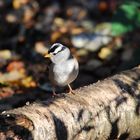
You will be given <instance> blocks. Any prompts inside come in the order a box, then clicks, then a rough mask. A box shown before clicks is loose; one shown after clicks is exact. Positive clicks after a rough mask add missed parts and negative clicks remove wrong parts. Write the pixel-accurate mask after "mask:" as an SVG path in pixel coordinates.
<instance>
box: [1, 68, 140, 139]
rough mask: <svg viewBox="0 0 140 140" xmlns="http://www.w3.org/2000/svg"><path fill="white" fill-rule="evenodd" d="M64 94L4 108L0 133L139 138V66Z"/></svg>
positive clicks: (27, 136) (9, 135)
mask: <svg viewBox="0 0 140 140" xmlns="http://www.w3.org/2000/svg"><path fill="white" fill-rule="evenodd" d="M75 93H76V94H75V95H70V94H62V95H61V97H58V98H54V99H49V100H47V101H44V102H40V103H33V104H31V105H29V106H24V107H22V108H17V109H14V110H10V111H6V112H3V113H2V114H1V115H0V132H1V133H0V137H1V138H3V139H6V138H14V139H18V138H19V139H26V140H32V139H34V140H56V139H57V140H91V139H100V140H105V139H109V140H111V139H112V140H113V139H122V140H124V139H128V138H129V139H136V138H140V66H139V67H136V68H134V69H132V70H129V71H124V72H122V73H120V74H117V75H115V76H112V77H110V78H107V79H105V80H103V81H99V82H97V83H95V84H92V85H89V86H85V87H82V88H80V89H77V90H75Z"/></svg>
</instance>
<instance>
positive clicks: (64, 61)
mask: <svg viewBox="0 0 140 140" xmlns="http://www.w3.org/2000/svg"><path fill="white" fill-rule="evenodd" d="M44 57H46V58H50V60H51V64H50V66H49V80H50V82H51V84H52V86H53V95H56V93H55V87H56V86H60V87H64V86H66V85H68V87H69V93H73V94H74V92H73V90H72V88H71V86H70V83H72V82H73V81H74V80H75V79H76V77H77V76H78V73H79V64H78V61H77V59H76V58H75V57H73V56H72V54H71V52H70V49H69V48H68V47H66V46H64V45H62V44H60V43H54V44H53V45H52V46H51V47H50V49H49V51H48V53H47V54H45V56H44Z"/></svg>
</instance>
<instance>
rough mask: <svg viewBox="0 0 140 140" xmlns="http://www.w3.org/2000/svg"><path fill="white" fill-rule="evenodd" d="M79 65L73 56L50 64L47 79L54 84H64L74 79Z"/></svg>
mask: <svg viewBox="0 0 140 140" xmlns="http://www.w3.org/2000/svg"><path fill="white" fill-rule="evenodd" d="M78 72H79V66H78V62H77V60H76V59H75V58H71V59H69V60H66V61H64V62H62V63H59V64H53V63H52V64H51V66H50V69H49V79H50V81H51V82H52V84H54V85H58V86H65V85H68V84H70V83H71V82H72V81H74V80H75V79H76V77H77V75H78Z"/></svg>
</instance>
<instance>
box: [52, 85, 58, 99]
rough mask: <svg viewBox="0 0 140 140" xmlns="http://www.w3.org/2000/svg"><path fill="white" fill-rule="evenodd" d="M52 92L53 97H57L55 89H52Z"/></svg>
mask: <svg viewBox="0 0 140 140" xmlns="http://www.w3.org/2000/svg"><path fill="white" fill-rule="evenodd" d="M52 92H53V97H55V96H57V94H56V92H55V87H52Z"/></svg>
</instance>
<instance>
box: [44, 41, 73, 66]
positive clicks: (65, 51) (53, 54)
mask: <svg viewBox="0 0 140 140" xmlns="http://www.w3.org/2000/svg"><path fill="white" fill-rule="evenodd" d="M70 56H71V54H70V50H69V48H67V47H66V46H64V45H62V44H60V43H54V44H53V45H52V46H51V47H50V49H49V50H48V52H47V53H46V54H45V56H44V57H46V58H50V60H51V61H52V62H53V63H56V64H57V63H60V62H63V61H66V60H67V59H69V57H70Z"/></svg>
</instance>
